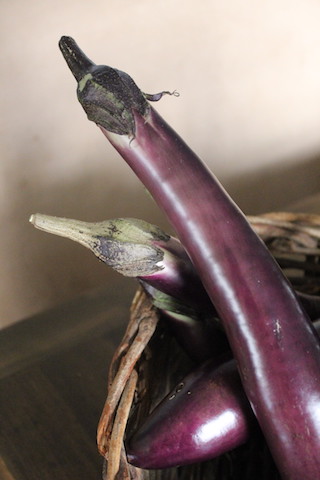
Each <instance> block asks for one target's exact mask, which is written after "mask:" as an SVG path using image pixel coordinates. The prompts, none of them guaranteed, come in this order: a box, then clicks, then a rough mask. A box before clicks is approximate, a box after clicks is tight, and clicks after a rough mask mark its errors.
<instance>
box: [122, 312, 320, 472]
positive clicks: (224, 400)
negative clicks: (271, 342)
mask: <svg viewBox="0 0 320 480" xmlns="http://www.w3.org/2000/svg"><path fill="white" fill-rule="evenodd" d="M313 325H314V327H315V329H316V331H317V333H318V335H319V334H320V320H317V321H315V322H314V324H313ZM256 429H258V423H257V422H256V419H255V416H254V413H253V411H252V409H251V406H250V404H249V401H248V399H247V397H246V395H245V393H244V390H243V387H242V384H241V381H240V376H239V373H238V370H237V365H236V362H235V360H234V359H231V360H229V361H228V362H225V363H223V364H221V365H220V366H218V367H217V363H216V360H214V359H211V360H209V361H207V362H205V363H204V364H202V365H201V366H199V367H197V368H195V369H194V370H193V371H192V372H191V373H189V374H188V375H187V376H186V377H185V378H184V379H183V380H181V381H180V382H179V383H178V384H177V386H176V387H175V388H174V389H173V390H172V391H171V392H170V393H169V394H168V395H167V396H166V397H165V398H164V399H163V400H162V401H161V402H160V404H159V405H158V406H157V407H156V408H155V409H154V410H153V412H152V413H151V415H150V416H149V417H148V418H147V419H146V420H145V421H144V423H143V424H142V425H141V426H140V427H139V429H138V430H137V431H136V432H135V433H134V434H133V435H132V436H131V438H129V440H128V441H127V443H126V450H127V458H128V461H129V462H130V463H131V464H133V465H135V466H136V467H139V468H145V469H158V468H168V467H176V466H182V465H188V464H191V463H197V462H202V461H205V460H210V459H213V458H215V457H217V456H219V455H221V454H223V453H226V452H228V451H229V450H232V449H234V448H236V447H239V446H241V445H242V444H244V443H245V442H247V441H248V440H249V437H250V436H251V434H252V432H253V431H255V430H256Z"/></svg>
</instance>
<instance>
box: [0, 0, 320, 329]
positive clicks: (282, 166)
mask: <svg viewBox="0 0 320 480" xmlns="http://www.w3.org/2000/svg"><path fill="white" fill-rule="evenodd" d="M319 25H320V3H319V1H318V0H314V1H312V0H300V1H298V0H269V1H260V2H253V1H250V0H243V1H239V0H229V1H222V0H212V1H209V0H203V1H198V2H194V1H191V0H183V1H182V0H181V1H168V0H167V1H166V0H158V1H154V2H152V1H150V0H149V1H147V0H134V1H133V0H109V1H108V0H100V1H99V0H90V1H80V0H55V1H47V2H43V1H31V2H25V1H21V0H20V1H19V0H10V1H9V0H3V1H2V2H1V3H0V27H1V28H0V39H1V43H0V45H1V66H0V69H1V77H0V78H1V88H0V100H1V120H0V122H1V131H0V134H1V145H0V149H1V163H0V200H1V201H0V215H1V236H0V255H1V271H0V297H1V298H0V324H1V325H2V326H4V325H7V324H9V323H12V322H14V321H16V320H19V319H21V318H23V317H25V316H28V315H31V314H33V313H35V312H38V311H40V310H42V309H45V308H48V307H50V306H52V305H54V304H56V303H60V302H62V301H64V300H66V299H68V298H70V297H73V296H75V295H77V294H78V293H80V292H84V291H86V290H87V289H90V288H92V287H94V286H95V285H99V284H101V283H103V282H106V281H110V282H112V278H114V277H113V273H111V272H109V270H108V269H107V268H105V267H104V266H103V265H102V264H99V263H98V262H97V261H96V260H95V258H93V256H92V255H91V254H90V252H89V251H87V250H85V249H83V247H80V246H78V245H75V244H73V243H71V242H69V241H68V240H64V239H61V238H58V237H52V236H50V235H48V234H45V233H43V232H39V231H37V230H34V229H33V227H32V226H31V225H30V224H29V223H28V217H29V215H30V214H31V213H34V212H41V213H47V214H51V215H58V216H69V217H73V218H78V219H83V220H102V219H104V218H110V217H115V216H125V215H127V216H138V217H141V218H144V219H145V220H148V221H152V222H154V223H159V224H160V225H162V226H165V225H166V223H165V220H164V218H163V217H162V215H161V213H160V212H159V210H158V209H157V207H156V206H155V205H154V204H153V202H152V201H151V200H150V199H149V198H148V197H147V196H146V195H145V193H144V191H143V189H142V187H141V186H140V184H139V183H138V181H137V180H136V179H135V177H134V175H133V174H132V173H131V171H130V170H129V169H128V167H127V166H126V165H125V164H124V162H123V161H121V160H120V159H119V158H118V156H117V154H116V153H115V152H114V151H113V150H112V149H111V147H110V146H109V145H108V144H107V142H106V141H105V139H104V138H103V137H102V135H101V134H100V132H99V131H98V129H97V128H96V127H95V126H94V125H93V124H92V123H89V122H88V121H87V120H86V118H85V115H84V113H83V111H82V109H81V107H80V106H79V105H78V103H77V100H76V96H75V82H74V80H73V78H72V76H71V74H70V73H69V71H68V69H67V67H66V65H65V63H64V60H63V59H62V56H61V54H60V52H59V50H58V47H57V43H58V40H59V38H60V36H61V35H70V36H73V37H74V38H75V39H76V40H77V41H78V43H79V44H80V46H81V47H82V48H83V49H84V50H85V51H86V52H87V53H88V55H89V56H90V57H91V58H92V59H93V60H94V61H95V62H97V63H106V64H109V65H111V66H114V67H117V68H120V69H122V70H125V71H127V72H128V73H130V74H131V75H132V76H133V78H134V79H135V80H136V82H137V83H138V85H139V86H141V88H142V89H143V90H144V91H147V92H156V91H159V90H163V89H169V90H173V89H177V90H178V91H179V92H180V97H179V98H172V97H167V98H164V99H163V100H162V101H161V102H160V103H159V104H158V105H157V108H158V110H159V111H160V112H161V113H162V114H163V115H164V116H165V117H166V119H168V121H169V122H170V123H171V124H172V125H173V126H174V128H176V130H177V131H178V132H179V133H180V134H181V135H182V136H183V137H184V138H185V139H187V141H188V143H189V144H190V146H191V147H192V148H194V149H195V150H196V151H197V153H198V154H199V155H200V156H201V157H202V158H203V159H205V160H206V162H207V163H208V164H209V165H210V167H212V168H213V169H214V171H215V173H216V174H217V175H218V176H219V178H220V179H221V180H222V181H223V183H224V185H225V186H226V187H227V188H228V190H229V191H230V193H231V194H232V195H233V196H234V198H235V199H236V200H237V201H238V202H239V204H240V205H241V207H242V208H243V209H244V210H245V212H247V213H257V212H261V211H265V210H270V209H281V208H283V207H284V206H286V205H287V204H288V203H289V202H291V201H295V200H298V199H300V198H302V197H304V196H305V195H306V194H308V193H313V192H316V191H319V190H320V168H319V154H320V28H319Z"/></svg>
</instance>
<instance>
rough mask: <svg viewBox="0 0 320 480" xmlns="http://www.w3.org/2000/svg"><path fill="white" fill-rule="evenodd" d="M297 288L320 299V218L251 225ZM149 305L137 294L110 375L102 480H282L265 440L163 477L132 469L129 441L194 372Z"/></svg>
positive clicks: (271, 218)
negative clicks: (128, 457) (179, 382)
mask: <svg viewBox="0 0 320 480" xmlns="http://www.w3.org/2000/svg"><path fill="white" fill-rule="evenodd" d="M248 219H249V221H250V223H251V224H252V226H253V228H254V229H255V230H256V232H257V233H258V234H259V236H260V237H261V238H262V239H263V240H264V242H265V243H266V245H267V246H268V248H269V250H270V252H271V253H272V255H273V256H274V257H275V258H276V259H277V261H278V263H279V264H280V266H281V268H282V269H283V271H284V273H285V274H286V276H287V277H288V278H289V279H290V281H291V283H292V284H293V286H294V287H295V288H296V289H297V290H300V291H302V292H304V293H308V294H313V295H317V294H319V291H320V282H319V275H320V265H319V257H320V216H318V215H306V214H293V213H269V214H266V215H262V216H259V217H248ZM191 367H192V363H191V360H189V359H188V358H187V356H186V355H185V353H184V352H183V351H182V350H181V348H180V347H179V346H178V345H177V343H176V342H175V340H174V338H173V337H172V335H171V334H170V331H169V330H168V328H167V326H166V324H165V322H162V320H161V318H159V315H158V312H157V310H156V309H155V308H154V307H153V306H152V303H151V301H150V299H149V297H148V296H147V295H146V294H145V293H144V291H143V290H142V289H141V288H140V289H139V290H138V291H137V293H136V295H135V297H134V300H133V302H132V306H131V312H130V321H129V324H128V327H127V330H126V332H125V335H124V337H123V339H122V341H121V343H120V345H119V346H118V348H117V350H116V352H115V354H114V357H113V361H112V364H111V366H110V371H109V380H108V382H109V383H108V395H107V399H106V403H105V406H104V409H103V412H102V415H101V419H100V423H99V426H98V448H99V451H100V453H101V454H102V455H103V456H104V458H105V466H104V472H103V478H104V480H134V479H136V480H138V479H139V480H160V479H161V480H176V479H179V480H184V479H185V480H207V479H210V480H215V479H219V480H249V479H250V480H251V479H252V478H259V479H260V480H271V479H272V480H277V479H279V478H280V477H279V474H278V472H277V470H276V468H275V466H274V463H273V460H272V457H271V455H270V453H269V451H268V448H267V445H266V444H265V441H264V439H263V437H262V435H261V434H259V433H257V435H255V437H254V438H253V439H252V440H250V441H249V442H247V443H246V444H245V445H244V446H242V447H239V448H237V449H235V450H233V451H232V452H229V453H227V454H225V455H222V456H220V457H218V458H216V459H213V460H211V461H209V462H203V463H199V464H194V465H190V466H184V467H177V468H170V469H164V470H142V469H139V468H136V467H133V466H132V465H130V464H128V462H127V459H126V454H125V449H124V438H125V436H126V435H129V434H130V432H132V431H134V430H135V428H137V426H138V425H139V423H141V421H142V419H143V418H145V417H146V415H148V413H149V412H150V411H151V410H152V409H153V407H154V406H155V405H156V404H157V403H158V402H159V401H160V400H161V399H162V398H163V397H164V396H165V395H166V394H167V393H168V392H169V391H170V390H171V388H172V387H173V386H174V385H175V384H176V383H177V382H178V381H179V380H180V379H181V378H182V377H183V376H184V375H185V374H186V373H187V372H188V371H189V370H190V369H191Z"/></svg>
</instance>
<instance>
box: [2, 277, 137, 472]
mask: <svg viewBox="0 0 320 480" xmlns="http://www.w3.org/2000/svg"><path fill="white" fill-rule="evenodd" d="M135 288H136V283H135V282H134V281H133V280H131V281H128V279H123V278H122V277H119V278H116V280H115V281H114V282H113V283H112V284H108V285H105V286H104V287H102V288H99V289H98V290H95V291H93V292H91V293H89V294H87V295H83V296H81V297H80V298H76V299H75V300H74V301H72V302H69V303H67V304H65V305H62V306H60V307H58V308H55V309H53V310H51V311H48V312H45V313H43V314H39V315H36V316H34V317H32V318H28V319H26V320H24V321H21V322H19V323H17V324H15V325H13V326H11V327H9V328H6V329H4V330H2V331H0V382H1V384H0V409H1V410H0V438H1V451H0V453H1V460H0V479H1V480H40V479H41V480H67V479H68V480H82V479H83V480H95V479H101V471H102V459H101V457H100V455H99V454H98V453H97V448H96V443H95V437H96V427H97V424H98V420H99V416H100V413H101V410H102V407H103V403H104V400H105V397H106V379H107V371H108V366H109V363H110V360H111V357H112V355H113V352H114V350H115V347H116V345H117V344H118V342H119V340H120V339H121V336H122V334H123V332H124V329H125V326H126V323H127V321H128V315H129V307H130V303H131V300H132V297H133V294H134V290H135Z"/></svg>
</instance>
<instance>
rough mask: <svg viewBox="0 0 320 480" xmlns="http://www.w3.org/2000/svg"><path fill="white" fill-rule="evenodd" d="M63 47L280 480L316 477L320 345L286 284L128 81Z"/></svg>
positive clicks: (84, 100)
mask: <svg viewBox="0 0 320 480" xmlns="http://www.w3.org/2000/svg"><path fill="white" fill-rule="evenodd" d="M60 48H61V50H62V53H63V55H64V57H65V59H66V61H67V62H68V65H69V67H70V69H71V70H72V72H73V74H74V76H75V78H76V79H77V81H78V99H79V101H80V102H81V104H82V106H83V107H84V109H85V110H86V112H87V114H88V117H89V119H91V120H93V121H94V122H95V123H97V124H98V125H99V126H100V127H101V129H102V131H103V133H104V134H105V136H106V137H107V138H108V139H109V140H110V142H111V143H112V144H113V145H114V147H115V148H116V149H117V150H118V152H119V153H120V154H121V155H122V156H123V158H124V159H125V160H126V161H127V163H128V164H129V166H130V167H131V168H132V169H133V171H134V172H135V173H136V175H137V176H138V177H139V178H140V180H141V181H142V182H143V184H144V185H145V186H146V188H147V189H148V190H149V192H150V193H151V195H152V196H153V197H154V199H155V200H156V201H157V203H158V205H159V206H160V207H161V208H162V209H163V211H164V212H165V213H166V215H167V217H168V219H169V220H170V222H171V224H172V226H173V227H174V229H175V230H176V232H177V235H178V237H179V238H180V240H181V242H182V244H183V245H184V247H185V249H186V251H187V252H188V255H189V256H190V258H191V260H192V262H193V263H194V265H195V267H196V270H197V271H198V273H199V276H200V277H201V280H202V282H203V284H204V286H205V288H206V290H207V292H208V294H209V296H210V298H211V300H212V302H213V303H214V305H215V307H216V308H217V311H218V313H219V315H220V318H221V320H222V322H223V325H224V328H225V331H226V333H227V336H228V339H229V342H230V345H231V348H232V350H233V353H234V356H235V358H236V361H237V365H238V368H239V371H240V374H241V379H242V382H243V385H244V388H245V392H246V395H247V397H248V399H249V400H250V403H251V406H252V408H253V411H254V413H255V415H256V417H257V419H258V421H259V424H260V427H261V429H262V432H263V434H264V436H265V438H266V440H267V443H268V445H269V448H270V450H271V452H272V455H273V457H274V459H275V462H276V464H277V466H278V468H279V471H280V473H281V475H282V477H283V478H284V479H290V480H301V479H302V478H303V479H304V480H315V479H319V478H320V455H319V451H320V413H319V412H320V345H319V339H318V337H317V335H316V332H315V330H314V328H313V327H312V324H311V322H310V319H309V318H308V317H307V315H306V313H305V311H304V309H303V308H302V306H301V304H300V302H299V300H298V299H297V296H296V295H295V293H294V292H293V289H292V287H291V285H290V284H289V282H288V281H287V280H286V279H285V277H284V275H283V274H282V272H281V269H280V268H279V266H278V265H277V264H276V262H275V260H274V259H273V258H272V256H271V255H270V253H269V252H268V250H267V248H266V247H265V245H264V244H263V243H262V241H261V240H260V239H259V238H258V236H257V235H256V234H255V232H254V231H253V230H252V228H251V226H250V225H249V223H248V222H247V220H246V218H245V216H244V215H243V213H242V212H241V211H240V210H239V208H238V207H237V206H236V204H235V203H234V202H233V201H232V199H231V198H230V197H229V195H228V194H227V193H226V191H225V190H224V189H223V187H222V186H221V184H220V183H219V182H218V180H217V179H216V178H215V177H214V176H213V174H211V172H210V171H209V170H208V168H207V167H206V166H205V165H204V164H203V163H202V162H201V161H200V159H199V158H198V157H197V156H196V155H195V154H194V153H193V152H192V151H191V150H190V148H189V147H188V146H187V145H186V144H185V143H184V142H183V140H182V139H181V138H180V137H179V136H178V135H177V134H176V133H175V132H174V131H173V130H172V129H171V128H170V127H169V126H168V125H167V124H166V123H165V121H164V120H163V119H162V118H161V117H160V116H159V115H158V113H157V112H156V111H155V110H154V109H153V108H152V107H151V106H150V104H149V103H148V102H147V99H146V96H145V95H143V94H142V93H141V92H140V90H139V89H138V87H137V86H136V85H135V84H134V82H133V80H132V79H131V78H130V77H128V75H127V74H124V73H122V72H119V71H118V70H115V69H110V67H101V66H96V65H95V64H93V63H92V62H91V61H90V60H89V59H88V58H87V57H86V56H85V55H84V54H83V52H82V51H81V50H80V49H79V48H78V47H77V45H76V44H75V42H74V41H73V40H72V39H70V38H69V37H63V38H62V39H61V41H60ZM139 92H140V95H139ZM110 119H111V120H110ZM114 125H116V127H114Z"/></svg>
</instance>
